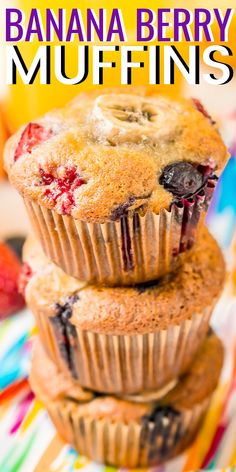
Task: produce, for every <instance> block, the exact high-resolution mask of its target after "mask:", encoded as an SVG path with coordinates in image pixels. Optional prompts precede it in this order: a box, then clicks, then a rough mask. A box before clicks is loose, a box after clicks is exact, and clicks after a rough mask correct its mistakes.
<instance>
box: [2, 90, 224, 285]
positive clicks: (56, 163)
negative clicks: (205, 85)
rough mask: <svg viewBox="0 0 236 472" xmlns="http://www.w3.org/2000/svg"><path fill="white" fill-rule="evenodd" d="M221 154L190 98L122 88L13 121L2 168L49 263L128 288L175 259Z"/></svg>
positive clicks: (185, 245)
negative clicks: (23, 122) (15, 126)
mask: <svg viewBox="0 0 236 472" xmlns="http://www.w3.org/2000/svg"><path fill="white" fill-rule="evenodd" d="M226 158H227V151H226V148H225V145H224V143H223V142H222V140H221V137H220V135H219V133H218V132H217V129H216V126H215V124H214V122H213V121H212V119H211V118H210V117H209V115H208V114H207V112H206V111H205V110H204V108H203V106H202V105H201V104H200V103H199V102H198V101H197V100H186V99H180V100H171V99H170V98H169V97H162V96H160V95H155V94H152V95H150V88H148V89H146V88H145V87H141V88H132V87H124V88H122V89H118V90H117V89H109V90H103V92H102V94H101V91H97V92H90V93H87V94H86V93H83V94H81V95H79V96H78V98H76V99H75V100H74V101H73V102H72V103H70V104H69V105H68V106H67V107H65V108H63V109H59V110H55V111H52V112H51V113H48V114H47V115H45V116H44V117H43V118H41V119H39V120H37V121H35V122H34V123H30V124H28V125H27V126H26V127H24V128H21V129H20V130H19V132H18V133H17V134H16V135H14V136H13V137H11V138H10V140H9V141H8V144H7V146H6V150H5V167H6V170H7V172H8V175H9V178H10V181H11V182H12V184H13V185H14V186H15V187H16V188H17V189H18V191H19V192H20V194H21V195H22V196H23V198H24V201H25V204H26V207H27V209H28V212H29V216H30V218H31V222H32V224H33V227H34V229H35V232H36V234H37V236H38V237H39V239H40V241H41V243H42V245H43V248H44V251H45V253H46V254H47V256H48V257H49V258H50V259H51V260H53V261H54V262H55V263H56V264H57V265H58V266H60V267H61V268H62V269H63V270H64V271H65V272H66V273H68V274H69V275H71V276H73V277H76V278H78V279H79V280H83V281H87V282H90V283H96V284H107V285H133V284H137V283H142V282H146V281H148V280H153V279H157V278H159V277H160V276H162V275H163V274H165V273H168V272H171V271H173V270H174V269H175V267H177V266H178V264H179V263H181V259H182V258H181V257H179V255H180V254H182V253H185V252H186V250H187V249H189V248H190V247H191V246H192V244H193V242H194V240H195V236H196V228H197V227H198V225H199V224H200V222H201V220H202V218H203V217H204V214H205V210H206V209H207V207H208V205H209V202H210V200H211V196H212V192H213V190H214V188H215V184H216V182H217V176H218V174H219V172H220V171H221V170H222V168H223V166H224V164H225V162H226ZM201 217H202V218H201Z"/></svg>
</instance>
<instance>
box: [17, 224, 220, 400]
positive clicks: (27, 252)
mask: <svg viewBox="0 0 236 472" xmlns="http://www.w3.org/2000/svg"><path fill="white" fill-rule="evenodd" d="M24 261H25V263H26V273H27V274H28V276H31V277H29V280H27V284H26V287H25V293H26V300H27V303H28V305H29V307H30V308H31V310H32V311H33V313H34V315H35V316H36V320H37V324H38V327H39V331H40V336H41V339H42V341H43V343H44V346H45V348H46V350H47V353H48V355H49V356H50V357H51V359H52V360H53V361H54V362H55V363H56V365H58V366H59V367H60V368H62V369H64V370H66V371H68V370H69V371H70V372H71V374H72V376H73V378H74V379H75V380H77V381H78V383H79V384H80V385H82V386H84V387H86V388H89V389H92V390H97V391H102V392H113V393H119V392H121V393H137V392H141V391H143V390H145V391H147V390H154V389H158V388H160V387H162V386H164V385H165V384H167V383H168V382H170V381H171V380H173V379H175V378H176V377H178V376H179V375H180V374H182V373H183V372H185V371H186V370H187V368H188V366H189V365H190V363H191V361H192V360H193V358H194V356H195V354H196V352H197V350H198V348H199V347H200V345H201V343H202V341H203V339H204V337H205V335H206V333H207V330H208V326H209V318H210V316H211V313H212V310H213V308H214V305H215V303H216V301H217V298H218V297H219V295H220V293H221V290H222V287H223V283H224V276H225V266H224V260H223V257H222V254H221V251H220V249H219V247H218V245H217V243H216V242H215V240H214V239H213V238H212V236H211V235H210V234H209V232H208V231H207V229H206V228H204V229H203V230H202V232H201V233H200V235H199V238H198V241H197V243H196V246H195V248H194V251H190V253H189V257H188V259H187V260H186V261H185V262H184V264H183V265H182V267H181V268H180V269H178V271H176V272H174V273H172V274H169V275H168V276H166V277H164V278H163V279H161V280H158V281H152V282H149V283H146V284H142V285H136V286H134V287H132V288H127V287H115V288H111V287H110V288H108V287H97V286H93V285H87V284H86V283H84V282H80V281H78V280H77V279H74V278H72V277H69V276H68V275H66V274H65V273H64V272H63V271H62V270H61V269H59V268H58V267H56V266H55V265H54V264H53V263H50V262H49V261H48V260H47V259H46V257H45V256H44V254H43V253H42V251H41V249H40V247H39V245H38V244H37V243H36V241H34V240H28V242H27V243H26V245H25V248H24Z"/></svg>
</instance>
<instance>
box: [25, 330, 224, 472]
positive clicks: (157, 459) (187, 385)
mask: <svg viewBox="0 0 236 472" xmlns="http://www.w3.org/2000/svg"><path fill="white" fill-rule="evenodd" d="M222 361H223V347H222V344H221V342H220V340H219V339H218V338H217V337H216V336H215V335H214V334H212V333H210V334H209V336H208V337H207V338H206V339H205V341H204V343H203V345H202V348H201V350H200V351H199V352H198V354H197V356H196V358H195V359H194V361H193V363H192V364H191V366H190V368H189V370H188V372H187V373H186V374H185V375H184V376H182V377H180V378H179V379H176V384H175V386H173V387H172V388H171V389H170V390H169V391H168V392H166V393H163V392H160V391H156V392H153V394H152V395H148V394H143V395H139V396H135V395H134V396H132V395H131V396H130V397H128V398H127V397H125V396H124V397H122V396H120V397H118V396H111V395H110V396H108V395H106V394H97V393H95V392H91V391H88V390H83V389H82V387H80V386H78V385H75V383H74V381H73V380H72V378H69V376H66V374H63V373H62V372H60V370H58V368H57V367H56V366H55V364H53V363H52V361H51V360H49V358H48V357H47V356H46V354H45V351H43V348H42V346H41V345H37V347H36V349H35V352H34V356H33V365H32V371H31V376H30V381H31V386H32V388H33V390H34V392H35V394H36V395H37V396H38V398H39V399H40V400H41V401H42V402H43V403H44V405H45V407H46V409H47V411H48V413H49V415H50V417H51V419H52V421H53V423H54V424H55V426H56V428H57V430H58V432H59V434H60V435H61V436H62V437H63V438H64V439H65V440H66V441H67V442H69V443H70V444H72V445H73V446H74V447H75V449H76V450H77V451H78V452H79V453H80V454H83V455H85V456H88V457H89V458H90V459H92V460H95V461H97V462H102V463H105V464H107V465H112V466H115V467H135V468H138V467H148V466H154V465H158V464H160V463H162V462H164V461H166V460H168V459H169V458H171V457H173V456H175V455H177V454H178V453H180V452H181V451H182V450H183V449H185V448H186V447H187V446H188V445H189V444H190V443H191V442H192V440H193V439H194V437H195V435H196V433H197V431H198V429H199V426H200V425H201V422H202V420H203V417H204V415H205V413H206V410H207V408H208V405H209V401H210V399H211V396H212V393H213V391H214V389H215V387H216V385H217V382H218V379H219V375H220V371H221V367H222ZM213 366H214V368H213Z"/></svg>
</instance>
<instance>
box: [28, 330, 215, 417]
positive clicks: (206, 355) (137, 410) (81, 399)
mask: <svg viewBox="0 0 236 472" xmlns="http://www.w3.org/2000/svg"><path fill="white" fill-rule="evenodd" d="M222 364H223V346H222V343H221V341H220V340H219V338H218V337H217V336H216V335H215V334H212V333H211V334H209V335H208V336H207V338H206V339H205V341H204V343H203V345H202V348H201V349H200V351H199V352H198V354H197V356H196V358H195V360H194V362H193V363H192V365H191V366H190V368H189V371H188V373H186V374H185V375H184V376H183V377H181V378H180V379H179V380H178V382H177V384H176V386H175V387H174V388H173V389H172V390H171V391H170V392H169V393H167V394H164V396H163V397H162V398H161V399H160V398H159V391H157V392H156V394H157V400H153V401H149V402H147V400H146V396H145V394H144V395H143V398H142V397H141V395H139V401H137V396H134V400H132V396H131V395H130V396H129V400H127V399H124V398H122V397H117V396H115V395H113V396H111V395H107V394H104V395H103V394H98V395H97V394H96V393H95V392H91V391H88V390H85V389H83V388H80V387H78V386H75V384H74V381H73V380H72V378H71V377H69V375H68V376H67V375H66V374H65V373H62V372H60V371H59V370H58V368H57V367H56V365H55V364H53V362H52V361H51V360H50V359H49V358H48V357H47V355H46V353H45V351H44V350H43V348H42V346H41V345H40V343H37V345H36V349H35V350H34V355H33V368H32V371H31V376H30V382H31V385H32V388H33V390H35V393H36V394H39V396H40V398H41V399H42V400H43V401H44V402H45V404H46V405H47V403H48V402H51V401H53V402H54V403H55V402H57V401H64V402H65V406H66V405H69V407H70V408H74V409H75V410H76V411H77V413H78V415H80V414H83V415H85V416H86V417H87V418H89V417H93V418H96V419H103V418H109V419H110V420H113V421H124V422H128V421H142V419H143V417H145V418H146V419H148V418H150V420H154V419H155V412H160V411H162V412H163V414H165V413H166V412H167V413H168V411H170V412H174V413H175V414H178V412H181V411H182V410H188V409H189V410H191V409H192V408H193V407H194V406H195V405H197V404H199V403H201V402H202V401H204V400H205V399H207V398H209V397H210V395H211V394H212V393H213V391H214V389H215V388H216V386H217V382H218V379H219V375H220V371H221V368H222ZM154 396H155V393H154V392H153V397H154Z"/></svg>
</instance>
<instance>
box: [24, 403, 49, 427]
mask: <svg viewBox="0 0 236 472" xmlns="http://www.w3.org/2000/svg"><path fill="white" fill-rule="evenodd" d="M43 408H44V407H43V404H42V403H41V402H40V401H39V400H34V403H33V406H32V407H31V408H30V410H29V412H28V414H27V416H26V417H25V419H24V421H23V423H22V425H21V429H20V430H21V431H22V432H24V431H26V429H27V428H28V427H29V426H30V425H31V423H32V422H33V421H34V419H35V417H36V416H37V414H38V412H39V411H40V410H42V409H43Z"/></svg>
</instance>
